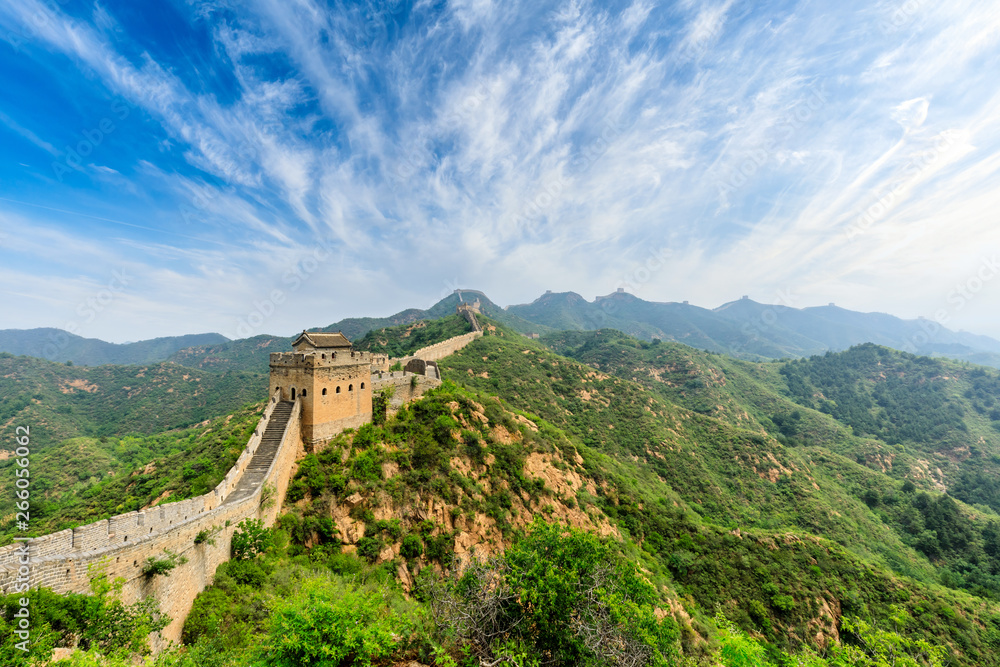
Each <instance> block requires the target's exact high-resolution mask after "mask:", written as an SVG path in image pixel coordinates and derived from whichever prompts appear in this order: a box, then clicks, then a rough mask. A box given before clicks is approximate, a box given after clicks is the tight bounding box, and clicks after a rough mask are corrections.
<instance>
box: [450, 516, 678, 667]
mask: <svg viewBox="0 0 1000 667" xmlns="http://www.w3.org/2000/svg"><path fill="white" fill-rule="evenodd" d="M564 532H565V533H566V534H564ZM431 596H432V601H431V603H432V605H433V606H434V609H435V615H436V617H437V618H438V619H441V620H442V623H443V625H444V626H445V627H446V628H447V629H448V630H451V631H453V632H457V633H458V634H459V636H460V637H461V638H462V639H463V640H464V641H466V642H467V643H468V645H469V646H470V648H471V650H472V652H473V654H475V655H476V657H478V658H479V659H480V661H485V662H495V661H498V660H502V659H503V657H504V656H511V653H509V651H514V652H515V653H517V654H521V653H522V652H524V653H526V654H529V655H532V656H535V657H536V658H538V659H540V660H541V662H543V663H545V664H551V665H606V664H633V665H642V664H653V665H667V664H670V662H669V661H670V660H671V659H672V658H673V657H675V656H676V653H677V639H678V636H679V632H678V629H677V626H676V623H674V621H673V619H672V618H670V617H667V618H665V619H663V620H658V619H657V618H656V614H655V605H656V604H657V602H658V597H657V595H656V590H655V589H654V588H653V586H652V585H651V584H649V583H648V582H647V581H646V580H645V579H643V578H642V577H641V576H640V575H639V574H638V573H637V572H636V570H635V568H634V567H633V566H631V565H629V564H627V563H626V562H625V561H623V560H622V558H621V557H620V556H619V555H618V554H617V553H615V552H614V551H613V550H612V549H611V548H610V547H609V546H608V545H607V544H605V543H603V542H601V541H600V540H599V539H598V538H597V537H595V536H594V535H591V534H588V533H585V532H582V531H577V530H573V529H570V530H568V531H565V529H563V528H562V527H560V526H553V525H549V524H545V523H543V522H540V521H539V522H536V523H535V524H534V525H533V526H532V528H531V532H530V533H529V534H528V535H527V536H526V537H524V538H523V539H521V540H520V541H519V542H517V543H516V544H515V545H513V546H512V547H511V548H510V549H508V550H507V552H506V554H504V556H502V557H500V558H497V559H494V560H493V561H489V562H486V563H479V562H473V563H472V564H471V565H470V566H469V567H468V568H467V569H466V570H465V571H464V572H463V573H462V575H461V576H460V577H459V578H458V579H457V580H454V581H452V582H451V583H450V588H448V587H444V588H442V587H439V588H438V589H437V590H436V591H432V592H431Z"/></svg>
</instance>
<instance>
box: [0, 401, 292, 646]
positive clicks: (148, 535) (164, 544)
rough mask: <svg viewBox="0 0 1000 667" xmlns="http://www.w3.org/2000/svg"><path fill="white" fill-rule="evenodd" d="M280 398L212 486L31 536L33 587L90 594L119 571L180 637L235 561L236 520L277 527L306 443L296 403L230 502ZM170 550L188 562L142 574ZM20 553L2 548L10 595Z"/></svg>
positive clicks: (1, 586)
mask: <svg viewBox="0 0 1000 667" xmlns="http://www.w3.org/2000/svg"><path fill="white" fill-rule="evenodd" d="M278 398H279V397H278V396H277V395H274V396H272V397H271V400H270V401H269V402H268V406H267V409H266V410H265V412H264V416H263V417H262V418H261V420H260V423H259V424H258V426H257V428H256V430H255V431H254V433H253V435H252V436H251V438H250V440H249V442H248V443H247V446H246V448H245V449H244V451H243V453H242V454H241V455H240V458H239V459H238V460H237V462H236V464H235V465H234V466H233V467H232V468H231V469H230V471H229V472H228V473H227V474H226V477H225V478H224V479H223V480H222V481H221V482H220V483H219V485H218V486H216V488H215V489H213V490H212V491H211V492H209V493H207V494H205V495H203V496H199V497H197V498H191V499H189V500H184V501H180V502H176V503H166V504H164V505H158V506H156V507H151V508H149V509H145V510H139V511H137V512H129V513H127V514H121V515H118V516H114V517H111V518H110V519H105V520H103V521H97V522H95V523H92V524H88V525H86V526H80V527H79V528H74V529H71V530H63V531H60V532H58V533H52V534H50V535H45V536H42V537H38V538H35V539H34V540H32V541H31V542H30V543H29V549H30V552H29V553H30V557H31V575H30V585H31V587H32V588H41V587H44V588H50V589H52V590H53V591H55V592H57V593H68V592H76V593H89V592H90V579H91V578H92V577H93V576H94V575H95V574H96V573H98V572H100V571H104V572H105V573H107V574H108V575H109V576H110V577H112V578H117V577H121V578H123V579H124V580H125V586H124V588H123V590H122V595H123V600H124V601H125V602H126V603H128V604H131V603H133V602H137V601H138V600H140V599H142V598H143V597H145V596H147V595H153V596H154V597H155V598H156V599H157V601H158V602H159V604H160V609H161V611H163V612H164V613H165V614H167V615H168V616H169V617H170V618H171V619H173V620H172V622H171V623H170V625H169V626H167V628H166V629H165V630H164V632H163V636H164V638H165V639H167V640H171V641H179V640H180V636H181V630H182V629H183V625H184V619H185V618H186V617H187V614H188V612H189V611H190V610H191V605H192V604H193V602H194V598H195V596H196V595H197V594H198V593H199V592H201V591H202V590H204V588H205V587H206V586H207V585H209V584H210V583H211V580H212V577H213V576H214V574H215V570H216V568H218V566H219V565H220V564H221V563H223V562H225V561H227V560H229V555H230V546H231V541H232V536H233V532H234V531H235V530H236V526H237V524H238V523H239V522H240V521H242V520H243V519H257V518H259V519H263V520H264V522H265V524H266V525H272V524H273V523H274V520H275V518H276V517H277V515H278V513H279V511H280V506H281V500H282V499H283V498H284V496H285V491H286V490H287V488H288V482H289V477H290V474H291V471H292V468H293V466H294V463H295V459H296V456H297V454H298V452H299V451H300V450H301V449H302V441H301V434H300V431H299V415H300V411H301V404H300V402H298V401H296V402H295V404H294V406H293V408H292V413H291V416H290V418H289V420H288V423H287V424H286V426H285V429H284V432H283V434H282V438H281V444H280V445H279V446H278V450H277V452H276V453H275V455H274V457H273V459H272V460H271V463H270V466H269V467H268V469H267V473H266V474H265V476H264V481H263V482H261V483H259V484H256V485H255V488H254V489H253V492H252V493H251V494H250V495H245V494H238V496H233V498H234V500H233V501H232V502H226V501H227V499H230V497H231V496H232V493H233V491H234V490H236V489H237V488H238V487H239V483H240V481H241V479H242V477H243V473H244V471H245V470H246V467H247V465H248V464H249V463H250V461H251V459H252V458H253V455H254V453H255V452H256V450H257V447H258V446H259V445H260V441H261V436H262V434H263V433H264V430H265V429H266V427H267V424H268V422H269V420H270V418H271V413H272V412H273V410H274V407H275V406H276V405H277V401H278ZM265 488H269V489H271V490H270V491H269V495H270V496H271V501H270V502H266V503H264V504H263V506H262V494H263V493H264V489H265ZM237 497H238V498H239V499H238V500H235V498H237ZM202 531H207V532H209V533H213V534H212V535H211V536H210V541H211V542H214V544H211V543H209V541H204V542H202V543H201V544H195V538H196V537H197V536H198V534H199V533H201V532H202ZM168 550H169V551H171V552H173V553H176V554H178V555H181V556H184V557H185V558H187V562H185V563H184V564H182V565H178V566H177V567H176V568H174V569H173V570H171V571H170V573H169V575H167V576H162V575H161V576H154V577H148V576H146V575H144V574H143V573H142V569H143V565H144V563H145V561H146V559H147V558H151V557H152V558H162V557H163V556H164V555H165V553H166V551H168ZM17 551H18V545H17V544H14V545H10V546H7V547H3V548H2V549H0V591H3V592H4V593H11V592H15V590H16V584H17V581H16V580H17V572H18V568H19V566H20V563H19V562H18V554H17Z"/></svg>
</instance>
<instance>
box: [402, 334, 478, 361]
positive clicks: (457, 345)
mask: <svg viewBox="0 0 1000 667" xmlns="http://www.w3.org/2000/svg"><path fill="white" fill-rule="evenodd" d="M482 335H483V332H482V331H470V332H469V333H466V334H462V335H460V336H453V337H451V338H449V339H448V340H443V341H441V342H440V343H434V344H433V345H428V346H427V347H422V348H420V349H419V350H417V351H416V352H414V353H413V354H411V355H410V356H408V357H402V358H401V359H392V361H393V362H396V361H399V362H400V363H402V364H403V365H404V366H405V365H406V364H407V363H408V362H409V361H410V360H411V359H423V360H424V361H438V360H440V359H444V358H445V357H447V356H448V355H449V354H453V353H455V352H458V351H459V350H461V349H462V348H463V347H465V346H466V345H468V344H469V343H471V342H472V341H474V340H476V339H477V338H479V337H480V336H482Z"/></svg>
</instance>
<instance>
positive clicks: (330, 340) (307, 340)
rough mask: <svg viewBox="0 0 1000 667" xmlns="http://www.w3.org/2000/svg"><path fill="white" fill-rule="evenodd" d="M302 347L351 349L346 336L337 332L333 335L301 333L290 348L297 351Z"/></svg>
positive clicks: (311, 332) (310, 332)
mask: <svg viewBox="0 0 1000 667" xmlns="http://www.w3.org/2000/svg"><path fill="white" fill-rule="evenodd" d="M303 345H309V346H311V347H314V348H317V349H319V348H323V349H327V348H331V347H332V348H349V347H351V341H349V340H347V336H345V335H344V334H342V333H340V332H339V331H337V332H335V333H327V332H320V331H303V332H302V333H301V334H299V337H298V338H296V339H295V340H294V341H293V342H292V347H293V348H295V349H298V348H299V347H301V346H303Z"/></svg>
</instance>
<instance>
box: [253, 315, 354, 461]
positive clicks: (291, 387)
mask: <svg viewBox="0 0 1000 667" xmlns="http://www.w3.org/2000/svg"><path fill="white" fill-rule="evenodd" d="M292 350H293V351H292V352H279V353H272V354H271V381H270V388H271V391H270V394H271V395H272V396H273V395H274V392H276V391H280V392H281V400H283V401H295V400H299V401H301V403H302V417H301V420H302V422H301V431H302V440H303V442H304V443H305V444H306V445H307V446H313V445H316V444H321V443H324V442H326V441H328V440H330V439H331V438H333V436H335V435H337V434H338V433H340V432H341V431H343V430H344V429H346V428H358V427H359V426H361V425H362V424H366V423H368V422H370V421H371V418H372V388H371V365H372V358H371V353H370V352H356V351H355V350H354V349H352V347H351V341H349V340H347V337H346V336H344V334H342V333H340V332H337V333H318V332H308V333H307V332H305V331H303V332H302V333H301V334H300V335H299V337H298V338H296V339H295V341H294V342H293V343H292Z"/></svg>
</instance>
